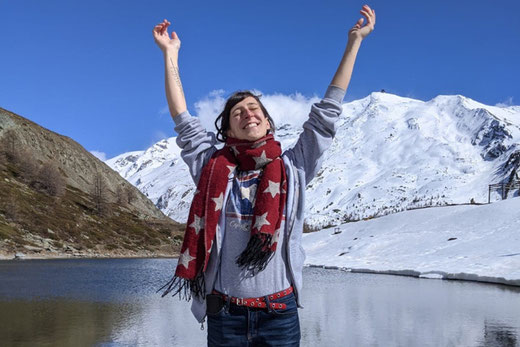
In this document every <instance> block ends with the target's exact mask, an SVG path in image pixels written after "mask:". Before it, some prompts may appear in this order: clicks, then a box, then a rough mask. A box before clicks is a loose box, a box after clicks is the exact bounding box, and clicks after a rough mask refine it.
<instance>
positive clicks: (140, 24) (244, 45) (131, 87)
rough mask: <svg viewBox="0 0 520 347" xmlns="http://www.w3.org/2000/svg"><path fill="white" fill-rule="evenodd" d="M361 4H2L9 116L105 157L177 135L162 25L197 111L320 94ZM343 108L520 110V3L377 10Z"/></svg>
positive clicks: (0, 37) (0, 100) (0, 72)
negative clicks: (370, 99) (459, 99)
mask: <svg viewBox="0 0 520 347" xmlns="http://www.w3.org/2000/svg"><path fill="white" fill-rule="evenodd" d="M364 3H365V2H361V1H346V0H344V1H320V2H318V1H305V0H304V1H302V0H300V1H255V2H253V1H171V0H170V1H163V0H157V1H154V2H145V1H122V0H105V1H100V0H91V1H88V2H86V1H81V2H80V1H54V0H48V1H25V0H16V1H15V0H7V1H0V13H1V14H2V20H1V21H0V33H1V34H0V47H1V48H2V51H1V55H0V56H1V58H0V59H1V60H0V107H3V108H5V109H8V110H10V111H12V112H15V113H17V114H20V115H21V116H24V117H26V118H29V119H30V120H32V121H34V122H36V123H38V124H40V125H42V126H44V127H46V128H48V129H51V130H53V131H55V132H58V133H60V134H63V135H66V136H69V137H71V138H73V139H74V140H76V141H78V142H79V143H80V144H82V145H83V146H84V147H85V148H86V149H87V150H90V151H92V150H96V151H100V152H104V153H106V155H107V158H110V157H113V156H115V155H117V154H120V153H123V152H127V151H132V150H141V149H145V148H147V147H148V146H150V145H151V144H153V143H154V142H155V141H158V140H160V139H161V138H164V137H167V136H173V135H174V132H173V121H172V120H171V118H170V116H169V115H168V114H165V113H164V109H165V106H166V99H165V96H164V76H163V73H164V72H163V61H162V55H161V53H160V51H159V49H158V48H157V47H156V46H155V44H154V41H153V37H152V28H153V26H154V25H155V24H156V23H158V22H160V21H162V19H164V18H167V19H169V20H170V21H171V22H172V27H173V28H175V30H176V32H177V33H178V35H179V37H180V39H181V41H182V47H181V52H180V60H179V65H180V72H181V78H182V81H183V85H184V90H185V94H186V98H187V102H188V108H189V109H190V110H192V111H193V110H194V104H195V103H196V102H197V101H199V100H201V99H204V98H205V97H207V96H208V95H209V94H210V93H211V92H212V91H214V90H224V94H225V95H227V94H230V93H231V92H232V91H234V90H237V89H256V90H259V91H261V92H262V93H264V94H274V93H282V94H286V95H289V94H294V93H297V92H298V93H302V94H303V95H305V96H309V97H310V96H313V95H318V96H321V95H322V94H323V92H324V91H325V89H326V87H327V85H328V83H329V82H330V80H331V78H332V76H333V74H334V72H335V69H336V67H337V64H338V62H339V60H340V58H341V55H342V53H343V50H344V47H345V44H346V41H347V32H348V29H349V28H350V27H351V26H352V25H354V23H355V22H356V20H357V19H358V18H359V17H360V14H359V9H360V8H361V6H362V5H363V4H364ZM368 4H369V5H370V6H372V7H373V8H375V10H376V14H377V24H376V29H375V31H374V32H373V33H372V34H371V35H370V37H369V38H368V39H367V40H366V41H365V42H363V45H362V47H361V50H360V53H359V55H358V60H357V62H356V66H355V69H354V76H353V78H352V81H351V84H350V87H349V90H348V94H347V96H346V98H345V100H346V101H349V100H354V99H359V98H362V97H365V96H366V95H368V94H370V93H371V92H372V91H379V90H381V89H385V90H386V91H387V92H390V93H394V94H398V95H401V96H407V97H412V98H416V99H420V100H429V99H431V98H433V97H435V96H437V95H439V94H462V95H464V96H467V97H470V98H472V99H474V100H477V101H480V102H483V103H485V104H490V105H494V104H497V103H505V104H513V105H518V104H520V68H519V65H518V64H519V63H518V62H519V61H520V20H519V18H518V14H519V13H520V2H519V1H498V2H491V1H382V0H381V1H371V2H368Z"/></svg>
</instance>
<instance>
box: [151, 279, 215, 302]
mask: <svg viewBox="0 0 520 347" xmlns="http://www.w3.org/2000/svg"><path fill="white" fill-rule="evenodd" d="M164 288H166V289H165V290H164V292H163V293H162V295H161V297H165V296H166V295H168V294H169V293H172V292H173V294H172V296H175V295H179V299H180V300H183V299H184V300H186V301H190V300H191V296H192V295H193V296H195V297H197V298H202V299H205V298H206V283H205V281H204V274H203V273H202V272H201V273H200V274H198V275H197V277H195V279H193V280H189V279H186V278H182V277H178V276H176V275H174V276H173V277H172V279H171V280H169V281H168V283H166V284H165V285H164V286H162V287H161V288H159V289H158V290H157V292H156V293H158V292H160V291H161V290H163V289H164Z"/></svg>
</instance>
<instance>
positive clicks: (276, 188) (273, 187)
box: [264, 180, 280, 198]
mask: <svg viewBox="0 0 520 347" xmlns="http://www.w3.org/2000/svg"><path fill="white" fill-rule="evenodd" d="M264 193H271V196H272V197H273V198H274V197H275V196H276V194H279V193H280V183H276V182H273V181H271V180H269V187H267V188H266V189H265V190H264Z"/></svg>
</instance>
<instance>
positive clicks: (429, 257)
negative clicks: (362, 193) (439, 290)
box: [303, 198, 520, 286]
mask: <svg viewBox="0 0 520 347" xmlns="http://www.w3.org/2000/svg"><path fill="white" fill-rule="evenodd" d="M303 247H304V249H305V251H306V255H307V258H306V262H305V263H306V265H319V266H327V267H338V268H345V269H347V270H350V271H353V272H377V273H391V274H403V275H412V276H419V277H426V278H449V279H465V280H476V281H483V282H496V283H504V284H510V285H517V286H520V198H514V199H509V200H504V201H500V202H496V203H493V204H490V205H463V206H449V207H435V208H425V209H418V210H413V211H405V212H400V213H395V214H391V215H388V216H384V217H380V218H376V219H372V220H368V221H361V222H355V223H347V224H342V225H341V226H340V227H338V228H328V229H323V230H321V231H318V232H315V233H310V234H304V237H303Z"/></svg>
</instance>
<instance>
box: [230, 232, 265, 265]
mask: <svg viewBox="0 0 520 347" xmlns="http://www.w3.org/2000/svg"><path fill="white" fill-rule="evenodd" d="M272 238H273V235H269V234H256V235H253V236H251V237H250V238H249V242H248V243H247V246H246V248H245V249H244V250H243V251H242V253H241V254H240V255H239V256H238V257H237V259H236V264H237V265H238V266H240V267H242V268H245V269H247V270H249V271H251V272H253V273H255V274H256V273H258V272H260V271H262V270H264V269H265V267H266V266H267V264H268V263H269V260H271V257H272V256H273V255H274V252H273V251H271V240H272Z"/></svg>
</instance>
